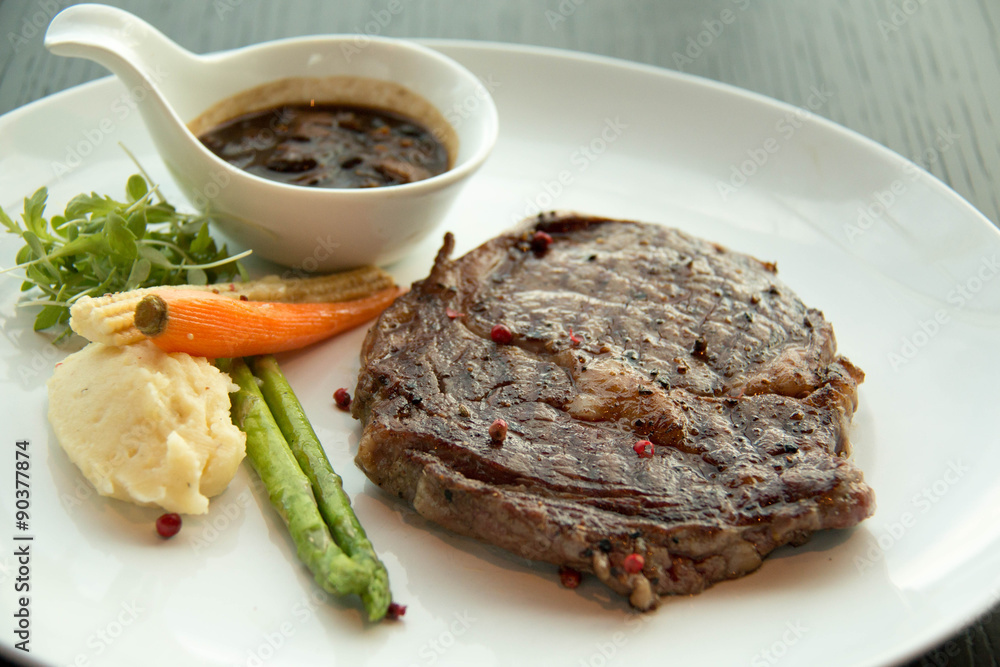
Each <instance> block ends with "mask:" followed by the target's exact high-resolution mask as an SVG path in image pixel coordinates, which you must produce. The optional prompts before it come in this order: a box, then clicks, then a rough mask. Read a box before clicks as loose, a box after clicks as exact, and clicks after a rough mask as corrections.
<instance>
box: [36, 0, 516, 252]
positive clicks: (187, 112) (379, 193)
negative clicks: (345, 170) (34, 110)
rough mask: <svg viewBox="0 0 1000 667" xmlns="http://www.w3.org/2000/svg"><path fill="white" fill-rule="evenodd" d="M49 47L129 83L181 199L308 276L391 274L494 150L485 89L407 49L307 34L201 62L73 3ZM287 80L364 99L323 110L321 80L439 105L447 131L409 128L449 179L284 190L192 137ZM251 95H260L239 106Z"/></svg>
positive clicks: (131, 19)
mask: <svg viewBox="0 0 1000 667" xmlns="http://www.w3.org/2000/svg"><path fill="white" fill-rule="evenodd" d="M45 43H46V46H47V47H48V48H49V50H51V51H52V52H53V53H56V54H59V55H69V56H79V57H85V58H89V59H91V60H95V61H97V62H99V63H101V64H102V65H104V66H105V67H108V69H111V70H112V71H113V72H115V73H116V74H117V75H118V76H119V77H120V78H122V79H123V80H124V81H125V83H126V85H128V86H129V88H130V89H131V90H132V95H133V98H134V99H136V100H137V101H138V103H139V108H140V110H141V111H142V115H143V120H144V121H145V123H146V125H147V127H148V129H149V131H150V133H151V135H152V136H153V139H154V142H155V143H156V146H157V149H158V150H159V152H160V154H161V155H162V157H163V160H164V162H165V163H166V165H167V167H168V168H169V169H170V171H171V173H172V174H173V176H174V177H175V179H176V180H177V182H178V184H179V185H180V187H181V188H182V190H183V191H184V193H185V194H186V195H187V197H188V198H189V199H190V200H191V201H192V202H193V203H194V205H195V206H197V207H198V208H199V209H201V210H203V211H205V212H207V213H210V214H211V215H212V216H213V217H214V218H215V219H216V220H217V222H218V224H219V225H220V226H221V227H222V228H223V229H224V230H225V231H226V233H227V234H228V235H229V236H230V237H231V238H233V239H234V240H235V241H237V242H238V243H242V244H245V245H247V246H248V247H250V248H252V249H253V250H254V252H255V253H256V254H258V255H259V256H262V257H264V258H266V259H270V260H272V261H275V262H278V263H280V264H284V265H286V266H290V267H295V268H300V269H304V270H306V271H317V270H319V271H326V270H335V269H344V268H349V267H354V266H358V265H361V264H369V263H375V264H386V263H389V262H392V261H394V260H396V259H398V258H400V257H402V256H403V255H405V254H406V253H407V251H408V250H409V249H411V248H412V247H413V246H414V245H415V244H416V243H417V242H418V241H420V240H421V239H423V238H424V237H425V236H426V235H427V234H428V233H429V232H431V231H432V230H433V229H434V227H435V226H436V225H437V224H438V222H439V221H440V220H441V219H442V218H443V216H444V215H445V213H446V212H447V210H448V209H449V207H450V206H451V204H452V203H453V201H454V199H455V197H456V196H457V195H458V193H459V191H460V189H461V187H462V185H463V184H464V182H465V181H466V180H467V179H468V178H469V177H470V176H471V175H472V174H473V173H474V172H475V171H476V170H477V169H478V168H479V167H480V166H481V165H482V163H483V162H484V161H485V160H486V158H487V156H488V155H489V153H490V151H491V150H492V148H493V145H494V143H495V142H496V137H497V130H498V123H497V111H496V106H495V105H494V103H493V100H492V99H491V97H490V95H489V92H488V91H487V90H486V88H485V86H483V85H482V83H481V82H480V81H479V80H478V79H477V78H476V77H475V76H474V75H473V74H472V73H471V72H469V71H468V70H466V69H465V68H464V67H462V66H461V65H459V64H458V63H456V62H455V61H453V60H451V59H450V58H447V57H445V56H443V55H441V54H440V53H437V52H436V51H433V50H431V49H429V48H426V47H423V46H420V45H418V44H414V43H412V42H407V41H403V40H396V39H389V38H381V37H367V36H357V35H341V36H323V37H304V38H295V39H286V40H279V41H274V42H267V43H264V44H258V45H255V46H249V47H245V48H241V49H236V50H233V51H225V52H219V53H213V54H208V55H203V56H202V55H195V54H192V53H190V52H188V51H185V50H184V49H182V48H181V47H179V46H178V45H176V44H175V43H173V42H171V41H170V40H168V39H167V38H166V37H165V36H164V35H162V34H161V33H159V32H158V31H156V30H155V29H154V28H152V27H151V26H150V25H149V24H147V23H145V22H144V21H142V20H140V19H138V18H137V17H135V16H133V15H131V14H129V13H127V12H124V11H122V10H118V9H115V8H112V7H107V6H103V5H76V6H73V7H70V8H68V9H66V10H64V11H63V12H61V13H60V14H59V15H57V16H56V17H55V18H54V19H53V20H52V22H51V24H50V26H49V29H48V32H47V33H46V38H45ZM290 77H296V78H302V79H304V80H305V81H304V82H299V83H298V84H295V85H293V86H291V89H292V90H293V92H292V93H290V94H292V95H293V96H300V97H301V96H305V100H308V99H310V98H312V97H315V99H316V100H317V102H321V101H333V102H350V101H355V102H357V103H365V102H366V100H364V99H362V100H353V99H332V100H331V99H325V97H326V96H327V94H328V93H330V91H331V90H333V89H334V88H335V86H331V85H330V81H329V78H330V77H361V78H363V79H366V80H375V81H377V82H382V83H377V84H372V86H365V85H361V86H357V85H355V86H353V89H354V90H361V91H362V93H361V95H362V97H366V96H367V97H371V96H374V99H376V100H379V99H381V100H386V101H387V102H386V104H385V105H386V106H389V108H391V109H395V110H398V111H401V112H403V113H404V114H406V115H410V116H413V115H415V114H414V113H413V110H414V109H415V108H418V107H419V102H413V100H410V102H405V101H404V102H403V103H401V104H402V106H403V107H404V108H398V107H397V106H396V104H397V102H395V101H393V100H397V99H399V96H396V95H394V94H393V91H392V87H394V86H397V85H398V86H402V87H404V88H405V89H408V90H409V91H412V92H413V93H416V95H417V96H419V97H420V98H423V99H424V100H426V101H427V102H429V103H430V104H431V105H432V106H433V107H434V108H436V110H437V112H438V113H436V114H435V113H434V112H433V111H430V112H429V113H430V114H431V115H432V116H436V118H437V120H438V121H441V120H442V119H443V120H444V121H447V122H445V123H444V126H443V127H435V125H434V121H433V119H432V118H421V117H420V115H419V114H418V117H417V119H418V120H422V121H424V122H425V124H429V125H431V128H432V129H433V130H434V131H435V134H437V135H438V136H439V138H443V139H445V144H446V146H449V144H451V145H450V146H449V153H450V154H451V164H452V166H451V168H450V169H449V170H448V171H446V172H445V173H443V174H440V175H438V176H434V177H432V178H428V179H426V180H423V181H417V182H414V183H408V184H404V185H395V186H388V187H379V188H367V189H330V188H310V187H304V186H294V185H286V184H284V183H279V182H276V181H270V180H267V179H264V178H260V177H257V176H253V175H252V174H249V173H247V172H245V171H242V170H240V169H238V168H236V167H233V166H232V165H230V164H229V163H227V162H225V161H224V160H222V159H220V158H219V157H217V156H216V155H214V154H213V153H212V152H211V151H209V150H208V149H207V148H206V147H205V146H204V145H203V144H202V143H201V142H200V141H199V140H198V139H197V137H196V136H195V134H194V133H193V132H192V131H191V129H190V128H189V127H188V124H190V123H196V124H197V123H200V122H201V121H200V120H199V117H200V116H202V115H203V114H205V113H206V111H209V110H210V109H212V108H213V107H216V105H219V103H220V102H223V101H224V100H226V99H227V98H231V97H233V96H236V95H238V94H240V93H244V92H245V91H247V90H250V89H255V88H258V87H261V86H263V87H265V88H267V87H271V86H274V87H279V88H285V89H288V88H289V87H288V86H282V85H281V84H275V83H274V82H278V81H281V80H284V79H288V78H290ZM373 90H374V91H375V92H372V91H373ZM317 91H319V94H318V95H317V94H316V93H317ZM364 91H367V92H364ZM379 91H381V92H379ZM387 91H388V92H387ZM272 92H273V91H272ZM285 92H288V90H286V91H285ZM352 94H354V93H352ZM334 95H336V94H335V93H334ZM250 97H255V96H253V95H250V96H246V97H245V99H244V101H246V100H247V99H250ZM288 101H301V100H289V99H274V100H271V105H273V104H278V103H281V102H288ZM414 105H416V106H414ZM218 111H219V109H218V108H216V111H215V112H211V113H214V114H215V115H218V113H217V112H218ZM425 111H426V110H425ZM211 113H210V115H211ZM202 120H204V119H202ZM219 120H221V118H220V119H219ZM449 126H450V127H449Z"/></svg>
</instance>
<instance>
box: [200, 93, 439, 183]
mask: <svg viewBox="0 0 1000 667" xmlns="http://www.w3.org/2000/svg"><path fill="white" fill-rule="evenodd" d="M188 129H189V130H191V132H192V134H194V135H195V136H196V137H197V138H198V139H199V140H200V141H201V143H202V144H203V145H204V146H205V147H206V148H207V149H208V150H210V151H211V152H212V153H214V154H215V155H216V156H217V157H219V158H220V159H222V160H225V161H226V162H228V163H229V164H231V165H233V166H234V167H236V168H238V169H242V170H244V171H246V172H248V173H251V174H254V175H255V176H259V177H262V178H266V179H268V180H272V181H278V182H281V183H286V184H289V185H296V186H306V187H310V188H324V189H361V188H373V187H383V186H392V185H401V184H405V183H413V182H416V181H421V180H426V179H429V178H431V177H433V176H437V175H439V174H442V173H444V172H446V171H448V170H450V169H451V168H452V167H453V166H454V165H455V160H456V156H457V155H458V135H457V134H456V132H455V128H454V127H453V126H452V125H451V123H450V122H449V121H448V120H447V119H446V118H445V117H444V115H443V114H442V113H441V112H440V111H439V110H438V109H437V108H436V107H435V106H434V105H433V104H431V103H430V102H428V101H427V100H426V99H425V98H423V97H422V96H420V95H418V94H416V93H414V92H413V91H412V90H410V89H409V88H406V87H404V86H402V85H400V84H397V83H393V82H390V81H382V80H377V79H369V78H364V77H352V76H333V77H322V78H307V77H293V78H287V79H279V80H277V81H272V82H269V83H266V84H263V85H260V86H257V87H255V88H251V89H249V90H245V91H243V92H241V93H238V94H236V95H233V96H231V97H228V98H225V99H223V100H222V101H220V102H218V103H216V104H215V105H213V106H212V107H211V108H209V109H208V110H206V111H205V112H203V113H202V114H201V115H200V116H198V117H197V118H196V119H194V120H193V121H191V122H190V123H188Z"/></svg>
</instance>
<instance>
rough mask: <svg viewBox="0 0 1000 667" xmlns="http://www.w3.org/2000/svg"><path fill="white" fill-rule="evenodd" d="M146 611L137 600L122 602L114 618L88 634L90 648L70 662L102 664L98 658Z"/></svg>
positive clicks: (80, 666) (86, 666)
mask: <svg viewBox="0 0 1000 667" xmlns="http://www.w3.org/2000/svg"><path fill="white" fill-rule="evenodd" d="M144 611H145V609H143V608H142V607H140V606H139V605H138V604H136V602H135V600H133V601H132V602H122V604H121V608H120V609H119V611H118V614H116V615H115V617H114V618H112V619H111V620H110V621H108V622H107V623H106V624H105V625H104V627H101V628H99V629H97V630H96V631H94V632H92V633H91V634H90V635H88V636H87V640H86V642H85V645H86V647H87V649H89V650H87V651H81V652H80V653H77V654H76V656H75V657H74V659H73V662H72V663H70V664H71V665H73V667H90V666H91V665H97V664H101V663H100V662H99V661H97V660H96V658H99V657H100V656H101V655H103V654H104V652H105V651H107V650H108V649H109V648H110V647H111V645H112V644H114V643H115V641H117V640H118V638H120V637H121V636H122V635H123V634H125V631H126V630H127V629H128V628H129V627H130V626H131V625H132V624H133V623H135V622H136V621H137V620H138V619H139V616H140V615H141V614H142V613H143V612H144Z"/></svg>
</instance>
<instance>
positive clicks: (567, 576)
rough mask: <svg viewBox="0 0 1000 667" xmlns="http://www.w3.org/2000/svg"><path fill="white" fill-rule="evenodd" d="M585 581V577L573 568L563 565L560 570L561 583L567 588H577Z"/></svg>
mask: <svg viewBox="0 0 1000 667" xmlns="http://www.w3.org/2000/svg"><path fill="white" fill-rule="evenodd" d="M582 580H583V575H582V574H580V573H579V572H578V571H577V570H574V569H573V568H571V567H566V566H565V565H563V566H562V567H560V568H559V582H560V583H561V584H562V585H563V586H565V587H566V588H576V587H577V586H579V585H580V581H582Z"/></svg>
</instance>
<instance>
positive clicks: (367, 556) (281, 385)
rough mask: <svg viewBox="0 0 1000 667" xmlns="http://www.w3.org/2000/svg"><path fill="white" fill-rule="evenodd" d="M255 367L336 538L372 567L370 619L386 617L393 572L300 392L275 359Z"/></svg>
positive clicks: (367, 604) (260, 359) (262, 360)
mask: <svg viewBox="0 0 1000 667" xmlns="http://www.w3.org/2000/svg"><path fill="white" fill-rule="evenodd" d="M251 365H252V367H253V371H254V375H256V376H257V377H258V378H259V379H260V380H261V384H260V390H261V392H262V393H263V395H264V400H265V401H267V405H268V407H269V408H270V410H271V414H272V415H273V416H274V421H275V422H277V424H278V428H280V429H281V433H282V435H284V436H285V440H286V441H287V442H288V446H289V447H290V448H291V450H292V454H294V455H295V459H296V460H297V461H298V462H299V466H300V467H301V468H302V471H303V472H304V473H305V474H306V476H307V477H308V478H309V481H310V483H311V484H312V489H313V493H314V494H315V496H316V501H317V503H318V504H319V511H320V514H322V515H323V519H325V520H326V525H327V526H329V528H330V532H331V533H333V538H334V540H336V542H337V544H338V545H339V546H340V548H341V549H343V550H344V551H345V552H346V553H347V554H348V555H349V556H350V557H351V558H352V559H354V561H355V562H356V563H364V564H367V565H368V566H370V567H372V568H373V575H372V579H371V581H370V583H369V586H368V589H367V590H366V591H365V592H364V593H362V594H361V600H362V601H363V602H364V605H365V609H366V610H367V611H368V619H369V620H371V621H377V620H379V619H381V618H382V617H383V616H385V613H386V610H387V609H388V608H389V603H390V602H391V601H392V600H391V594H390V592H389V573H388V572H386V569H385V565H383V564H382V562H381V561H380V560H379V559H378V556H377V555H376V554H375V549H374V548H373V547H372V543H371V542H370V541H369V540H368V536H367V535H365V531H364V529H363V528H362V527H361V524H360V522H358V517H357V516H356V515H355V514H354V510H353V509H352V508H351V500H350V498H348V497H347V494H346V493H344V487H343V484H342V482H341V479H340V476H339V475H337V473H336V472H334V470H333V468H332V467H331V466H330V461H329V460H328V459H327V458H326V453H325V452H324V451H323V446H322V445H321V444H320V442H319V438H317V437H316V432H315V431H314V430H313V428H312V425H311V424H310V423H309V418H308V417H306V414H305V410H303V409H302V405H301V404H300V403H299V401H298V399H297V398H296V397H295V392H293V391H292V388H291V386H290V385H289V384H288V380H287V379H286V378H285V376H284V374H283V373H282V372H281V369H280V368H279V367H278V362H277V360H276V359H275V358H274V357H273V356H270V355H268V356H263V357H257V358H256V359H254V360H253V361H251Z"/></svg>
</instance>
